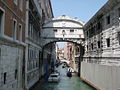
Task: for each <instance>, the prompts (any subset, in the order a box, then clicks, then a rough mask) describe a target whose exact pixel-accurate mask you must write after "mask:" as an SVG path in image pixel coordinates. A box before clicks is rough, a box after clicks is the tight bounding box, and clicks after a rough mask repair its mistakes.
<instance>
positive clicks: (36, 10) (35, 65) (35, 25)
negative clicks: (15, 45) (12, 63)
mask: <svg viewBox="0 0 120 90" xmlns="http://www.w3.org/2000/svg"><path fill="white" fill-rule="evenodd" d="M26 3H27V4H26V9H27V12H26V68H25V71H26V74H25V77H26V79H25V86H26V88H27V89H29V88H31V87H32V86H33V85H34V84H35V83H36V82H38V80H39V79H40V78H41V77H42V76H43V75H44V70H43V69H44V65H43V58H42V54H44V56H46V53H43V52H42V50H43V46H42V44H41V41H42V39H41V32H42V30H43V29H42V26H43V24H44V20H45V19H48V18H52V17H53V13H52V10H51V9H52V8H51V7H50V5H51V3H50V0H27V2H26ZM46 4H47V5H46ZM48 11H51V13H48V14H49V15H46V13H47V12H48ZM46 57H49V55H48V56H46ZM44 62H45V61H44Z"/></svg>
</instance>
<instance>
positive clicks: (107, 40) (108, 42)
mask: <svg viewBox="0 0 120 90" xmlns="http://www.w3.org/2000/svg"><path fill="white" fill-rule="evenodd" d="M106 42H107V47H110V38H107V39H106Z"/></svg>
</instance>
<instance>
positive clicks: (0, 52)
mask: <svg viewBox="0 0 120 90" xmlns="http://www.w3.org/2000/svg"><path fill="white" fill-rule="evenodd" d="M0 61H1V48H0Z"/></svg>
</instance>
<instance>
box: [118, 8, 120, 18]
mask: <svg viewBox="0 0 120 90" xmlns="http://www.w3.org/2000/svg"><path fill="white" fill-rule="evenodd" d="M118 16H119V17H120V7H119V8H118Z"/></svg>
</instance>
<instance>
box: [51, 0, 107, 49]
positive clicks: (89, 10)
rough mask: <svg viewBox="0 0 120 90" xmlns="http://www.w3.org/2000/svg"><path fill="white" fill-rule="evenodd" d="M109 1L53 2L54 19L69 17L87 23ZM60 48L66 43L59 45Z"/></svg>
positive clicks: (62, 0) (63, 0)
mask: <svg viewBox="0 0 120 90" xmlns="http://www.w3.org/2000/svg"><path fill="white" fill-rule="evenodd" d="M107 1H108V0H51V3H52V9H53V14H54V17H58V16H61V15H67V16H69V17H71V18H76V17H77V18H78V19H79V20H80V21H82V22H84V23H87V22H88V21H89V19H90V18H92V16H93V15H95V13H96V12H97V11H98V10H99V9H100V8H101V7H102V6H103V5H104V4H105V3H106V2H107ZM59 46H60V47H63V46H64V43H61V44H60V43H59Z"/></svg>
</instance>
